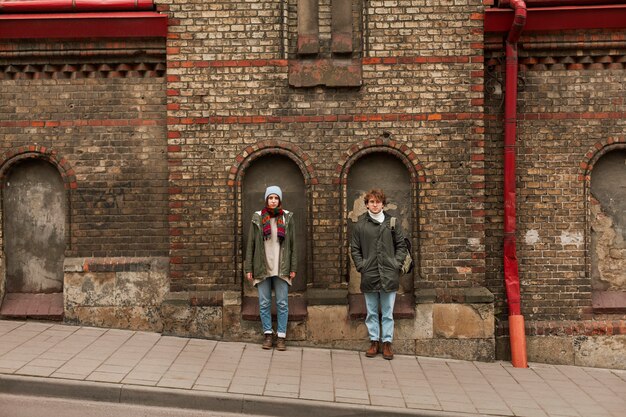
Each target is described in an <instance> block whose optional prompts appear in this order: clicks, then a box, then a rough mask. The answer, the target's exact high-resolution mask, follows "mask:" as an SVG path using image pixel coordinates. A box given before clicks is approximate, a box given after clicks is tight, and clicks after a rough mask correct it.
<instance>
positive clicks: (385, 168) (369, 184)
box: [347, 152, 413, 295]
mask: <svg viewBox="0 0 626 417" xmlns="http://www.w3.org/2000/svg"><path fill="white" fill-rule="evenodd" d="M372 188H380V189H382V190H383V191H384V192H385V195H386V196H387V206H386V207H385V212H386V213H388V214H390V215H392V216H395V217H397V218H398V221H399V222H400V223H399V224H400V226H401V227H402V230H403V231H404V233H405V235H406V236H407V237H411V231H412V230H413V225H412V220H413V219H412V204H413V203H412V190H411V180H410V175H409V171H408V170H407V168H406V166H405V165H404V164H403V163H402V161H400V160H399V159H398V158H396V157H394V156H393V155H391V154H389V153H385V152H375V153H368V154H365V155H364V156H362V157H361V158H359V159H358V160H356V161H355V162H354V163H353V164H352V166H351V167H350V171H349V172H348V178H347V210H348V236H351V234H352V226H353V225H354V224H355V223H356V222H357V220H358V218H359V216H360V215H362V214H363V213H365V212H366V209H365V204H364V202H363V197H364V196H365V194H366V193H367V192H368V191H369V190H370V189H372ZM348 273H349V276H350V281H349V292H350V294H357V293H360V289H359V286H360V283H361V278H360V274H359V273H358V272H356V269H355V268H354V265H352V262H351V267H350V270H349V271H348ZM398 292H399V294H411V295H412V294H413V277H412V274H407V275H405V276H403V277H402V278H401V279H400V289H399V291H398Z"/></svg>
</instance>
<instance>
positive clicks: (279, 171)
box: [241, 154, 309, 320]
mask: <svg viewBox="0 0 626 417" xmlns="http://www.w3.org/2000/svg"><path fill="white" fill-rule="evenodd" d="M270 185H278V186H279V187H280V188H281V190H282V192H283V200H282V202H283V208H284V209H286V210H288V211H291V212H293V214H294V221H295V223H294V224H295V227H296V247H297V257H298V271H297V276H296V279H295V280H294V281H293V285H292V286H291V288H290V289H289V296H290V302H289V315H290V320H294V319H301V318H303V317H304V316H305V315H306V302H305V297H304V293H305V292H306V288H307V282H308V280H309V277H308V271H309V268H308V261H309V260H308V257H307V253H308V250H307V246H308V240H309V237H308V228H307V216H308V205H307V204H308V202H307V193H306V186H305V180H304V177H303V175H302V172H301V171H300V168H299V167H298V165H297V164H296V163H295V162H294V161H292V160H291V159H290V158H289V157H287V156H284V155H282V154H266V155H263V156H260V157H258V158H256V159H254V160H253V161H252V162H251V163H250V165H249V166H248V167H247V168H246V170H245V172H244V175H243V181H242V197H241V199H242V221H243V250H244V253H243V257H244V258H245V256H246V253H245V249H246V242H247V241H248V238H249V236H248V234H249V229H250V220H251V218H252V214H253V213H254V212H255V211H260V210H262V209H263V206H264V195H265V189H266V188H267V187H268V186H270ZM243 281H244V282H243V296H244V301H243V316H244V318H247V319H256V318H257V315H258V298H257V297H258V294H257V292H256V289H255V288H254V287H252V286H251V285H250V284H249V283H247V282H246V281H245V280H243Z"/></svg>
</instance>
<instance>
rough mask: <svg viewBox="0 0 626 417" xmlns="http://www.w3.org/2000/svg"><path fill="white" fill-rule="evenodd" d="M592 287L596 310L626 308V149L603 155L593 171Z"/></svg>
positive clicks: (591, 209) (591, 187)
mask: <svg viewBox="0 0 626 417" xmlns="http://www.w3.org/2000/svg"><path fill="white" fill-rule="evenodd" d="M590 191H591V205H590V215H591V219H590V226H591V247H590V251H589V252H590V257H591V288H592V290H593V306H594V310H597V311H599V312H601V311H603V310H605V311H606V312H611V311H614V310H617V309H621V310H623V309H625V308H626V150H624V149H616V150H613V151H609V152H607V153H605V154H604V155H602V156H601V157H600V158H599V159H598V160H597V161H596V162H595V164H594V165H593V170H592V171H591V186H590Z"/></svg>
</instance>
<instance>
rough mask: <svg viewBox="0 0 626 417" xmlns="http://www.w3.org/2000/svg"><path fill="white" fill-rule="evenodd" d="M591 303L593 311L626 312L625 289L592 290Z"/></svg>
mask: <svg viewBox="0 0 626 417" xmlns="http://www.w3.org/2000/svg"><path fill="white" fill-rule="evenodd" d="M591 305H592V307H593V312H594V313H608V314H621V313H626V291H594V292H593V294H592V296H591Z"/></svg>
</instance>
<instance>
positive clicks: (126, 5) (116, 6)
mask: <svg viewBox="0 0 626 417" xmlns="http://www.w3.org/2000/svg"><path fill="white" fill-rule="evenodd" d="M152 9H154V4H153V0H30V1H24V0H4V1H0V13H45V12H57V13H59V12H93V11H113V10H114V11H133V10H134V11H137V10H152Z"/></svg>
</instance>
